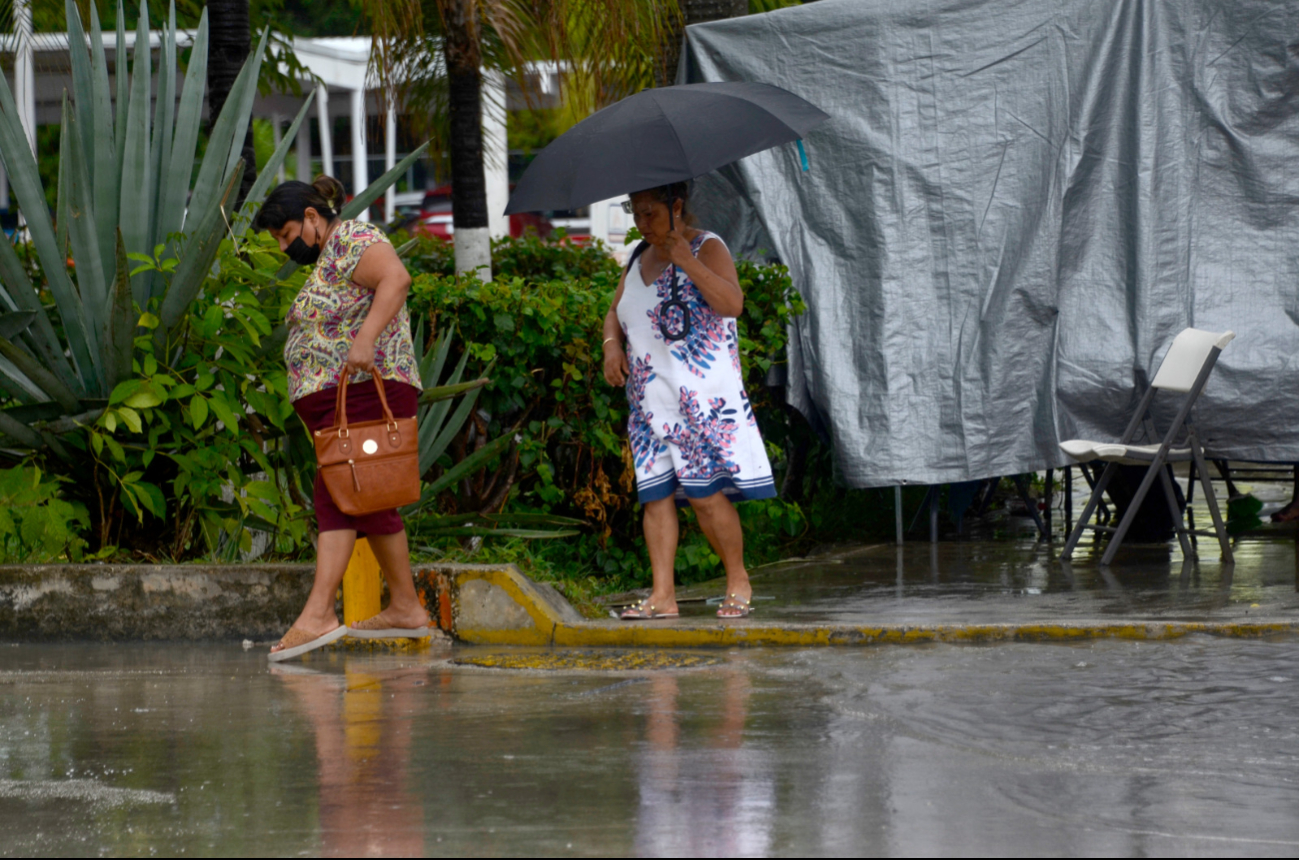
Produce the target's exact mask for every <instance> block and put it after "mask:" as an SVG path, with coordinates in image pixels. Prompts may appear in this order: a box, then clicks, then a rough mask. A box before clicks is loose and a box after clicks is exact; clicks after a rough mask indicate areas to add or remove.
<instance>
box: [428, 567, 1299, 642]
mask: <svg viewBox="0 0 1299 860" xmlns="http://www.w3.org/2000/svg"><path fill="white" fill-rule="evenodd" d="M416 584H417V586H418V587H419V588H420V589H421V593H422V594H424V595H425V602H426V604H429V607H430V609H433V608H434V605H433V602H434V601H436V607H437V609H438V611H437V612H435V613H434V615H435V617H437V618H438V619H439V625H440V626H441V627H442V629H443V630H445V631H446V632H448V633H450V634H451V635H452V636H454V637H455V638H456V639H458V640H459V641H461V642H467V643H471V644H475V645H534V646H535V645H560V646H564V647H573V648H611V647H623V648H636V647H646V648H735V647H746V646H747V647H756V646H762V647H796V648H807V647H815V646H827V645H837V646H844V645H887V644H899V645H900V644H909V643H917V642H1077V641H1083V640H1089V639H1129V640H1141V641H1156V640H1170V639H1179V638H1181V637H1184V636H1188V635H1191V634H1195V633H1199V634H1206V635H1210V636H1226V637H1260V636H1280V635H1288V634H1294V633H1299V621H1284V620H1262V621H1175V622H1174V621H1100V620H1084V621H1063V622H1043V621H1029V622H1024V623H1003V624H979V623H971V624H872V625H864V624H863V625H856V624H798V623H789V624H779V623H770V622H762V621H757V622H755V621H754V620H752V619H745V620H741V621H716V620H712V619H704V618H701V619H698V620H694V619H687V620H681V619H674V620H671V621H636V622H627V621H621V622H620V621H612V620H611V621H585V620H582V618H581V616H579V615H578V614H577V612H576V610H574V609H573V608H572V606H570V605H569V604H568V602H567V601H565V600H564V598H563V597H562V596H560V595H559V593H558V592H556V591H555V590H554V589H553V588H550V587H549V586H545V585H541V584H539V583H536V582H533V581H532V580H530V579H528V577H526V576H524V575H523V573H522V572H520V571H519V569H518V568H516V567H514V565H503V566H489V565H441V566H438V567H431V568H425V569H421V570H420V571H419V572H418V573H417V574H416Z"/></svg>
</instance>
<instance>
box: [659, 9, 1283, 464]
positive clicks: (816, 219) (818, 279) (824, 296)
mask: <svg viewBox="0 0 1299 860" xmlns="http://www.w3.org/2000/svg"><path fill="white" fill-rule="evenodd" d="M1297 33H1299V4H1297V3H1277V2H1275V0H1234V2H1226V0H1059V2H1055V3H1050V4H1046V3H1025V2H1022V0H965V2H959V3H945V4H924V5H916V4H902V3H896V2H893V0H819V2H817V3H809V4H805V5H803V6H801V7H796V8H792V9H785V10H781V11H779V12H773V13H767V14H763V15H753V16H748V17H743V18H737V19H731V20H727V21H719V22H714V23H710V24H701V25H698V26H692V27H689V28H687V31H686V50H685V54H684V56H683V58H682V63H681V69H682V72H683V75H684V77H685V79H686V81H688V82H691V83H693V82H702V81H733V80H746V81H764V82H767V83H771V84H775V85H777V86H781V87H784V88H786V89H788V90H791V91H792V92H794V93H796V94H798V95H800V96H802V97H804V98H806V99H808V100H809V101H811V102H812V103H814V104H816V105H817V106H819V107H820V108H822V109H823V110H825V111H827V112H828V113H829V114H830V115H831V116H832V117H833V118H832V119H831V121H830V122H828V123H826V124H825V125H823V126H821V127H820V128H818V129H816V130H815V131H813V132H812V133H811V134H809V135H808V136H807V139H806V140H805V145H806V148H807V153H808V157H809V159H810V162H811V170H809V171H807V172H804V171H803V170H802V167H801V164H800V162H799V158H798V155H797V152H796V150H795V149H794V148H793V147H792V146H782V147H776V148H774V149H771V150H768V151H765V152H761V153H759V154H757V155H754V156H751V157H749V158H746V159H744V160H742V161H740V162H738V163H736V164H734V165H731V166H729V167H727V168H725V169H724V170H722V171H719V172H716V173H712V174H709V175H707V176H704V177H701V178H700V179H699V180H698V181H697V183H696V187H695V191H694V195H693V199H692V206H693V208H694V209H695V211H696V213H698V215H699V219H700V223H701V225H702V226H705V227H708V228H709V229H712V230H715V231H717V232H718V233H720V234H721V235H722V236H723V237H724V238H725V239H726V241H727V243H728V244H729V245H730V246H731V248H732V249H733V250H734V251H735V252H736V253H738V254H741V255H744V256H747V257H750V258H768V259H771V258H775V259H779V260H781V261H782V262H784V263H785V264H786V265H788V266H789V268H790V272H791V275H792V277H793V280H794V284H795V286H796V287H797V288H798V289H799V291H800V292H801V293H802V295H803V298H804V299H805V300H806V302H807V305H808V312H807V313H806V314H805V315H803V316H802V317H801V318H799V319H798V320H797V321H796V323H795V324H794V325H793V327H792V329H791V332H790V335H791V336H790V347H789V353H790V354H789V367H788V374H787V384H788V388H787V395H788V399H789V402H790V403H791V404H793V405H794V406H795V407H797V408H798V409H799V410H800V411H802V412H803V414H805V415H807V416H808V417H809V418H810V419H811V420H812V422H813V424H814V425H815V426H817V427H818V428H822V429H825V430H828V431H829V433H830V435H831V437H832V438H833V441H834V447H835V455H836V462H837V466H838V473H839V474H840V475H841V476H842V478H843V480H844V481H845V482H846V483H847V484H848V485H849V486H853V487H871V486H885V485H889V484H896V483H900V482H903V481H906V482H915V483H926V484H929V483H947V482H955V481H967V480H974V479H979V478H985V477H993V476H997V475H1011V474H1017V473H1022V472H1026V471H1030V470H1039V469H1043V468H1047V467H1051V466H1055V467H1059V466H1063V465H1066V464H1067V462H1068V461H1067V458H1065V457H1064V455H1063V454H1062V453H1061V452H1060V450H1059V447H1058V443H1059V442H1060V441H1061V440H1062V439H1069V438H1079V437H1083V438H1098V439H1104V438H1116V437H1117V436H1118V435H1119V434H1120V433H1121V432H1122V431H1123V428H1124V426H1125V425H1126V423H1127V420H1128V418H1129V416H1130V410H1131V409H1132V408H1133V406H1134V404H1135V403H1136V402H1137V399H1138V397H1139V395H1140V392H1141V390H1142V388H1143V386H1144V385H1145V383H1146V380H1148V379H1150V378H1151V377H1152V376H1153V374H1154V371H1155V368H1156V367H1157V365H1158V361H1159V360H1160V358H1162V356H1163V354H1164V352H1165V351H1166V350H1167V348H1168V344H1169V343H1170V342H1171V340H1172V338H1173V337H1174V336H1175V335H1176V334H1177V332H1178V331H1180V330H1181V329H1182V328H1184V327H1186V326H1188V325H1194V326H1196V327H1197V328H1204V329H1211V330H1226V329H1232V330H1234V331H1235V332H1236V333H1237V339H1236V340H1235V341H1234V342H1233V343H1232V344H1231V345H1230V346H1229V347H1228V348H1227V350H1226V351H1225V352H1224V353H1223V356H1222V359H1221V361H1220V362H1219V365H1218V369H1217V371H1216V372H1215V375H1214V377H1213V379H1212V380H1211V381H1210V384H1209V386H1208V388H1207V390H1206V391H1205V394H1204V396H1203V398H1202V399H1201V402H1200V403H1201V405H1200V408H1199V409H1198V415H1197V417H1198V420H1199V422H1200V424H1201V427H1202V429H1203V434H1204V436H1205V437H1206V438H1207V439H1208V440H1209V442H1210V444H1211V446H1212V448H1213V453H1215V454H1219V455H1222V456H1228V457H1235V458H1241V459H1259V460H1272V461H1280V462H1287V461H1299V385H1295V384H1294V376H1293V373H1294V370H1295V369H1296V368H1295V366H1296V365H1299V358H1296V356H1299V36H1296V34H1297ZM1176 405H1177V404H1176V402H1175V399H1173V398H1169V400H1168V401H1167V409H1163V408H1162V407H1161V413H1160V415H1159V420H1161V421H1166V420H1167V419H1168V418H1169V417H1171V411H1172V410H1173V409H1174V408H1175V407H1176Z"/></svg>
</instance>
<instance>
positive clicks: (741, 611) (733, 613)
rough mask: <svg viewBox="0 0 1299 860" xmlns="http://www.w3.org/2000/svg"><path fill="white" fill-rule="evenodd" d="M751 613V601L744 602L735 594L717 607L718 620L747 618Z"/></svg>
mask: <svg viewBox="0 0 1299 860" xmlns="http://www.w3.org/2000/svg"><path fill="white" fill-rule="evenodd" d="M752 612H753V601H752V600H745V599H744V598H742V597H740V596H739V595H737V594H732V595H729V596H728V597H727V598H726V599H725V600H723V601H722V605H721V606H719V607H717V617H718V618H747V617H748V616H749V615H750V614H751V613H752Z"/></svg>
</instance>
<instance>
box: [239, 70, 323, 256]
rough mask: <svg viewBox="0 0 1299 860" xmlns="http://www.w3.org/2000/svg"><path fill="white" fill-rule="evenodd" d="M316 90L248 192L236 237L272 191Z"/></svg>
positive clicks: (240, 212) (246, 227) (303, 104)
mask: <svg viewBox="0 0 1299 860" xmlns="http://www.w3.org/2000/svg"><path fill="white" fill-rule="evenodd" d="M315 97H316V93H315V90H312V91H311V92H310V93H308V94H307V97H306V99H304V100H303V102H302V108H301V110H299V111H298V115H297V116H296V117H294V118H293V123H292V124H291V125H290V126H289V130H288V131H287V132H286V133H285V135H284V137H283V138H282V139H281V140H280V145H279V146H277V147H275V152H273V153H272V154H271V157H270V159H269V160H268V161H267V162H266V164H265V165H263V166H262V170H261V173H259V174H257V181H256V182H254V183H253V187H252V188H250V189H249V190H248V197H247V198H246V199H245V200H244V205H243V207H242V208H241V209H240V210H239V216H240V217H239V222H238V223H237V224H235V227H234V231H235V235H236V236H242V235H243V234H244V231H245V230H247V229H248V225H249V224H251V223H252V220H253V215H254V213H256V211H257V208H258V207H259V206H261V205H262V201H263V200H265V199H266V194H267V192H268V191H269V190H270V187H271V182H273V181H274V180H275V175H276V174H277V173H278V172H279V169H280V165H281V164H283V163H284V159H285V158H286V157H287V156H288V154H289V149H290V147H292V146H293V144H294V142H295V140H296V139H297V136H298V128H299V127H301V125H302V123H303V120H305V119H306V118H307V109H308V108H310V107H311V102H312V100H313V99H315Z"/></svg>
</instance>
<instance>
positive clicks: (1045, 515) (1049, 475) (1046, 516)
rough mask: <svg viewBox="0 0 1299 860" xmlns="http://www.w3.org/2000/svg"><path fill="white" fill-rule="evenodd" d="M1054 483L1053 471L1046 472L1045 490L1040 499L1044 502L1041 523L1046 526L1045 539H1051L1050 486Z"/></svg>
mask: <svg viewBox="0 0 1299 860" xmlns="http://www.w3.org/2000/svg"><path fill="white" fill-rule="evenodd" d="M1053 483H1055V469H1047V470H1046V489H1045V490H1044V491H1043V493H1042V497H1043V498H1044V499H1045V500H1046V507H1045V508H1044V509H1043V511H1042V521H1043V522H1044V523H1045V524H1046V539H1047V540H1050V539H1051V485H1052V484H1053Z"/></svg>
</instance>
